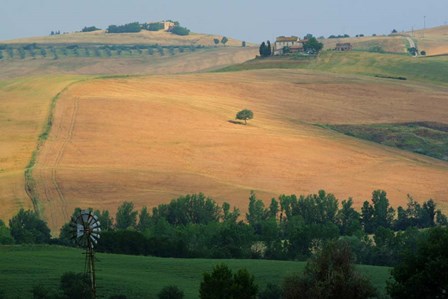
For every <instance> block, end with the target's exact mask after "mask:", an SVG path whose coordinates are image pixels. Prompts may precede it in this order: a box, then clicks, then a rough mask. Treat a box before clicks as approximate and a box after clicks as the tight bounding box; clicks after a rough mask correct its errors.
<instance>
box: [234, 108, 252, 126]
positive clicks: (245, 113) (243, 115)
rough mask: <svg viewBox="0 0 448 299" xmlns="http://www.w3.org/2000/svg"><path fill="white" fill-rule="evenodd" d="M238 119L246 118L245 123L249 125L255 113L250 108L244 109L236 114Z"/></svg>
mask: <svg viewBox="0 0 448 299" xmlns="http://www.w3.org/2000/svg"><path fill="white" fill-rule="evenodd" d="M235 118H236V119H239V120H244V124H245V125H247V121H248V120H249V119H252V118H254V113H253V112H252V111H251V110H249V109H244V110H241V111H240V112H238V113H237V114H236V116H235Z"/></svg>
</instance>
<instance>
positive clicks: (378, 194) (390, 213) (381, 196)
mask: <svg viewBox="0 0 448 299" xmlns="http://www.w3.org/2000/svg"><path fill="white" fill-rule="evenodd" d="M372 203H373V219H372V220H373V225H374V229H376V228H378V227H380V226H382V227H385V228H390V227H391V226H392V221H393V219H394V216H395V211H394V209H393V208H392V207H391V206H390V205H389V200H388V199H387V194H386V192H385V191H383V190H375V191H373V193H372Z"/></svg>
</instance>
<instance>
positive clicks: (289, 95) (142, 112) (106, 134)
mask: <svg viewBox="0 0 448 299" xmlns="http://www.w3.org/2000/svg"><path fill="white" fill-rule="evenodd" d="M447 95H448V90H447V89H446V88H444V87H425V86H420V85H412V84H410V83H408V82H395V81H394V82H390V81H385V80H381V79H368V78H361V79H360V78H356V77H352V76H341V75H335V74H323V73H318V72H312V71H300V70H266V71H251V72H238V73H221V74H196V75H175V76H149V77H139V78H124V79H107V80H95V81H91V82H86V83H80V84H77V85H75V86H72V87H71V88H70V89H69V91H68V92H67V93H65V94H64V95H63V96H62V97H61V98H60V100H59V102H58V105H57V107H56V111H55V113H56V114H55V121H54V125H53V130H52V133H51V135H50V137H49V139H48V141H47V142H46V144H45V146H44V148H43V149H42V152H41V155H40V156H39V159H38V164H37V168H36V171H35V179H36V181H37V182H38V191H39V195H40V197H41V199H42V204H43V206H44V209H45V216H46V219H47V220H48V221H49V224H50V226H51V227H52V228H53V229H58V228H59V227H60V225H61V224H62V223H64V222H65V221H67V219H68V216H69V215H70V213H71V212H72V210H73V208H74V207H78V206H81V207H87V206H90V207H94V208H99V209H109V210H111V211H115V209H116V208H117V206H118V204H119V203H121V202H123V201H125V200H131V201H133V202H135V203H136V206H137V207H141V206H143V205H147V206H148V207H153V206H155V205H157V204H159V203H161V202H166V201H168V200H170V199H172V198H173V197H176V196H178V195H181V194H186V193H193V192H204V193H206V194H208V195H210V196H213V197H214V198H215V199H217V200H218V201H219V202H221V201H224V200H226V201H229V202H230V203H231V204H233V205H236V206H238V207H239V208H241V209H242V210H243V211H245V209H246V207H247V197H248V195H249V191H250V190H256V191H257V192H258V194H259V195H260V196H261V197H262V198H264V199H265V200H268V199H269V198H270V197H276V196H278V195H279V194H280V193H297V194H302V193H311V192H316V191H317V190H319V189H326V190H327V191H330V192H333V193H335V194H336V195H337V196H338V197H340V198H346V197H348V196H353V197H354V200H355V202H356V205H357V206H358V207H359V206H360V205H361V204H362V201H363V200H365V199H368V198H369V196H370V193H371V192H372V190H374V189H377V188H381V189H385V190H387V191H388V192H389V194H390V198H391V201H392V204H393V205H397V204H404V203H405V202H406V194H408V193H409V194H412V195H413V196H414V197H415V198H416V199H418V200H426V199H428V198H430V197H431V198H434V199H435V200H436V201H437V202H438V203H439V204H440V206H441V207H443V208H447V207H448V206H447V202H446V200H447V198H448V190H447V188H446V185H447V182H448V180H447V177H448V165H447V163H445V162H442V161H437V160H434V159H430V158H426V157H424V156H419V155H416V154H410V153H406V152H403V151H400V150H396V149H391V148H388V147H384V146H380V145H376V144H373V143H369V142H365V141H360V140H356V139H353V138H350V137H346V136H343V135H340V134H336V133H334V132H330V131H326V130H324V129H320V128H318V127H316V126H313V125H311V123H382V122H402V121H416V120H431V121H438V122H446V120H447V119H448V109H447V108H448V102H447V101H446V98H447ZM242 108H249V109H252V110H253V111H254V113H255V119H254V120H252V121H250V124H249V125H248V126H243V125H235V124H232V123H230V122H228V120H230V119H233V117H234V115H235V113H236V112H237V111H238V110H240V109H242Z"/></svg>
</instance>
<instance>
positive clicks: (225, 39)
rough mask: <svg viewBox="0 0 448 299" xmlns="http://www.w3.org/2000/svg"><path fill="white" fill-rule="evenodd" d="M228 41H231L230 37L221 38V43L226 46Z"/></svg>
mask: <svg viewBox="0 0 448 299" xmlns="http://www.w3.org/2000/svg"><path fill="white" fill-rule="evenodd" d="M228 41H229V39H228V38H227V37H225V36H223V37H222V39H221V44H223V45H224V46H225V45H226V43H227V42H228Z"/></svg>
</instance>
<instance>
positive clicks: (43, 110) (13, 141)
mask: <svg viewBox="0 0 448 299" xmlns="http://www.w3.org/2000/svg"><path fill="white" fill-rule="evenodd" d="M74 80H76V78H75V77H74V76H57V77H56V76H51V77H50V76H48V77H39V78H37V77H33V78H22V79H16V80H7V81H0V99H1V100H0V206H1V209H0V219H3V220H8V219H9V218H10V217H11V216H12V215H13V214H15V213H17V211H18V209H19V208H21V207H23V208H31V207H32V203H31V201H30V199H29V198H28V197H27V195H26V193H25V187H24V186H25V183H24V173H23V171H24V168H25V166H26V165H27V164H28V163H29V161H30V158H31V153H32V151H33V150H34V149H35V146H36V141H37V137H38V136H39V134H40V133H41V131H42V126H43V124H44V122H45V119H46V117H47V114H48V107H49V105H50V102H51V98H52V97H53V96H55V95H56V94H57V93H58V92H59V91H60V90H61V89H62V88H63V87H64V86H66V85H67V84H69V83H70V82H73V81H74Z"/></svg>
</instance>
